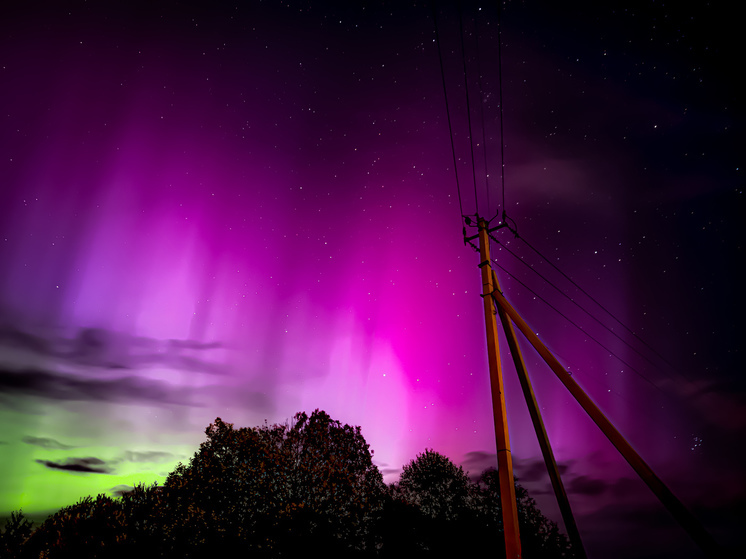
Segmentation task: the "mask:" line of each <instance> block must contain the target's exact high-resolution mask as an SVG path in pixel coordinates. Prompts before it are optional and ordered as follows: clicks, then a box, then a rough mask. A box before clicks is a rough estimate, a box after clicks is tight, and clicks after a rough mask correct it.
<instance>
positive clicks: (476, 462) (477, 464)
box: [461, 450, 497, 481]
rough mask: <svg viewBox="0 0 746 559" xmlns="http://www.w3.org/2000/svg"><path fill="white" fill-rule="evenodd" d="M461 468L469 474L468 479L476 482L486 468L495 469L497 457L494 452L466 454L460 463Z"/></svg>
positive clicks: (478, 451) (477, 451)
mask: <svg viewBox="0 0 746 559" xmlns="http://www.w3.org/2000/svg"><path fill="white" fill-rule="evenodd" d="M461 466H463V468H464V470H466V471H467V472H468V474H469V479H471V480H472V481H476V480H477V479H479V476H480V475H482V472H483V471H485V470H486V469H487V468H496V467H497V455H496V454H495V453H494V452H484V451H482V450H474V451H472V452H467V453H466V454H465V455H464V459H463V460H462V461H461Z"/></svg>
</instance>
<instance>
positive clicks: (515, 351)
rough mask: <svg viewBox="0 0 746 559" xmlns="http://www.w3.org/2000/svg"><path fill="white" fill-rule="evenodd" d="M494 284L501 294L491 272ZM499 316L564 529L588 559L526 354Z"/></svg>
mask: <svg viewBox="0 0 746 559" xmlns="http://www.w3.org/2000/svg"><path fill="white" fill-rule="evenodd" d="M492 280H493V281H492V284H493V287H494V288H495V289H496V290H497V291H498V292H500V293H502V291H500V284H499V283H498V281H497V274H496V273H495V271H494V270H492ZM497 314H498V315H499V316H500V322H501V323H502V326H503V332H505V339H506V340H507V341H508V347H509V348H510V354H511V355H512V356H513V363H515V372H516V373H517V374H518V380H519V381H520V383H521V388H522V389H523V396H524V398H525V399H526V405H527V406H528V413H529V415H530V416H531V422H532V423H533V424H534V431H535V432H536V438H537V439H538V441H539V447H540V448H541V454H542V456H543V457H544V463H545V464H546V466H547V472H548V473H549V479H550V480H551V481H552V488H553V489H554V494H555V496H556V497H557V504H558V505H559V508H560V512H561V513H562V520H564V522H565V529H566V530H567V535H568V536H569V538H570V543H571V544H572V549H573V553H574V556H575V557H576V558H577V559H585V558H586V554H585V548H584V547H583V540H582V539H581V538H580V531H579V530H578V525H577V524H576V523H575V516H574V515H573V514H572V508H570V500H569V499H568V498H567V493H566V492H565V486H564V484H563V483H562V478H561V477H560V473H559V468H558V467H557V462H556V460H555V459H554V452H552V445H551V444H549V436H548V435H547V430H546V428H545V427H544V420H543V419H542V418H541V411H540V410H539V404H538V403H537V401H536V395H535V394H534V389H533V387H532V386H531V379H530V378H529V376H528V370H527V369H526V363H525V362H524V360H523V354H522V353H521V348H520V347H519V346H518V339H517V338H516V335H515V329H514V328H513V323H512V322H511V321H510V317H508V315H507V314H506V312H505V309H503V308H502V307H501V306H499V305H498V306H497Z"/></svg>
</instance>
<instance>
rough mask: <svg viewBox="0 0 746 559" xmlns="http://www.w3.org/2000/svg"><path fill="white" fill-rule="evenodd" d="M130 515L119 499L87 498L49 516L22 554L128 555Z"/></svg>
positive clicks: (48, 556)
mask: <svg viewBox="0 0 746 559" xmlns="http://www.w3.org/2000/svg"><path fill="white" fill-rule="evenodd" d="M126 526H127V518H126V517H125V515H124V514H123V512H122V507H121V504H120V503H119V502H118V501H115V500H113V499H111V498H110V497H107V496H106V495H98V496H97V497H96V498H95V499H94V498H92V497H85V498H84V499H82V500H80V501H79V502H78V503H76V504H74V505H72V506H69V507H64V508H62V509H60V510H59V511H58V512H56V513H55V514H53V515H51V516H50V517H49V518H47V519H46V520H45V521H44V523H43V524H42V525H41V526H40V527H39V528H38V529H37V530H36V531H35V532H34V533H33V534H32V535H31V537H30V538H29V539H28V541H27V542H26V544H25V545H24V546H23V553H22V554H19V557H44V558H45V559H46V558H49V559H56V558H65V557H90V558H104V557H106V558H109V557H111V558H117V557H124V553H123V551H124V550H123V549H122V547H121V545H120V544H123V543H124V541H125V538H126Z"/></svg>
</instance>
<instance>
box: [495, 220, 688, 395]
mask: <svg viewBox="0 0 746 559" xmlns="http://www.w3.org/2000/svg"><path fill="white" fill-rule="evenodd" d="M490 238H491V239H492V240H493V241H495V242H496V243H497V244H498V245H500V246H501V247H502V249H503V250H505V251H507V252H508V254H510V255H511V256H513V257H514V258H515V259H516V260H518V261H519V262H520V263H521V264H523V265H524V266H526V267H527V268H528V269H529V270H531V271H532V272H533V273H534V274H536V275H537V276H539V277H540V278H541V279H542V280H543V281H544V282H546V283H548V284H549V285H551V286H552V287H553V288H554V289H555V290H556V291H557V292H558V293H559V294H560V295H562V296H563V297H565V298H566V299H567V300H568V301H570V302H571V303H572V304H573V305H575V306H576V307H578V308H579V309H580V310H581V311H583V312H584V313H585V314H587V315H588V316H589V317H591V318H592V319H593V320H595V321H596V322H597V323H598V324H600V325H601V326H602V327H603V328H605V329H606V330H608V331H609V332H610V333H611V334H612V335H613V336H615V337H616V338H617V339H618V340H619V341H620V342H622V343H623V344H624V345H626V346H627V347H628V348H630V349H631V350H632V351H634V352H635V353H637V355H639V356H640V357H642V358H643V359H644V360H645V361H647V362H648V363H650V364H651V365H652V366H653V367H655V368H656V370H660V369H659V367H658V365H656V363H654V362H653V361H651V360H650V359H649V358H648V357H647V356H646V355H644V354H643V353H642V352H641V351H639V350H638V349H637V348H636V347H634V346H633V345H632V344H630V343H629V342H628V341H627V340H625V339H624V338H622V337H621V336H620V335H619V334H617V333H616V332H614V330H613V329H612V328H610V327H609V326H607V325H606V324H605V323H604V322H602V321H601V320H600V319H599V318H598V317H596V316H595V315H593V314H592V313H591V312H590V311H589V310H588V309H586V308H585V307H583V306H582V305H581V304H580V303H578V302H577V301H576V300H575V299H573V298H572V297H570V296H569V295H568V294H567V293H565V292H564V291H562V290H561V289H560V288H559V287H557V286H556V285H555V284H554V283H552V282H551V281H550V280H549V279H548V278H547V277H546V276H544V275H543V274H542V273H541V272H539V271H538V270H537V269H536V268H534V267H533V266H531V265H530V264H529V263H528V262H526V261H525V260H523V259H522V258H521V257H520V256H518V255H517V254H516V253H514V252H513V251H512V250H510V249H509V248H508V247H507V246H505V244H503V243H501V242H500V241H499V240H497V239H496V238H495V237H494V236H493V235H492V234H490ZM667 376H668V377H669V378H671V379H672V378H673V377H671V376H670V375H667ZM687 381H688V379H687Z"/></svg>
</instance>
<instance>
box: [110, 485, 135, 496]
mask: <svg viewBox="0 0 746 559" xmlns="http://www.w3.org/2000/svg"><path fill="white" fill-rule="evenodd" d="M134 490H135V488H134V487H132V486H131V485H115V486H114V487H112V488H111V489H109V491H111V493H112V495H114V496H115V497H121V496H122V495H124V494H126V493H130V492H132V491H134Z"/></svg>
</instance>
